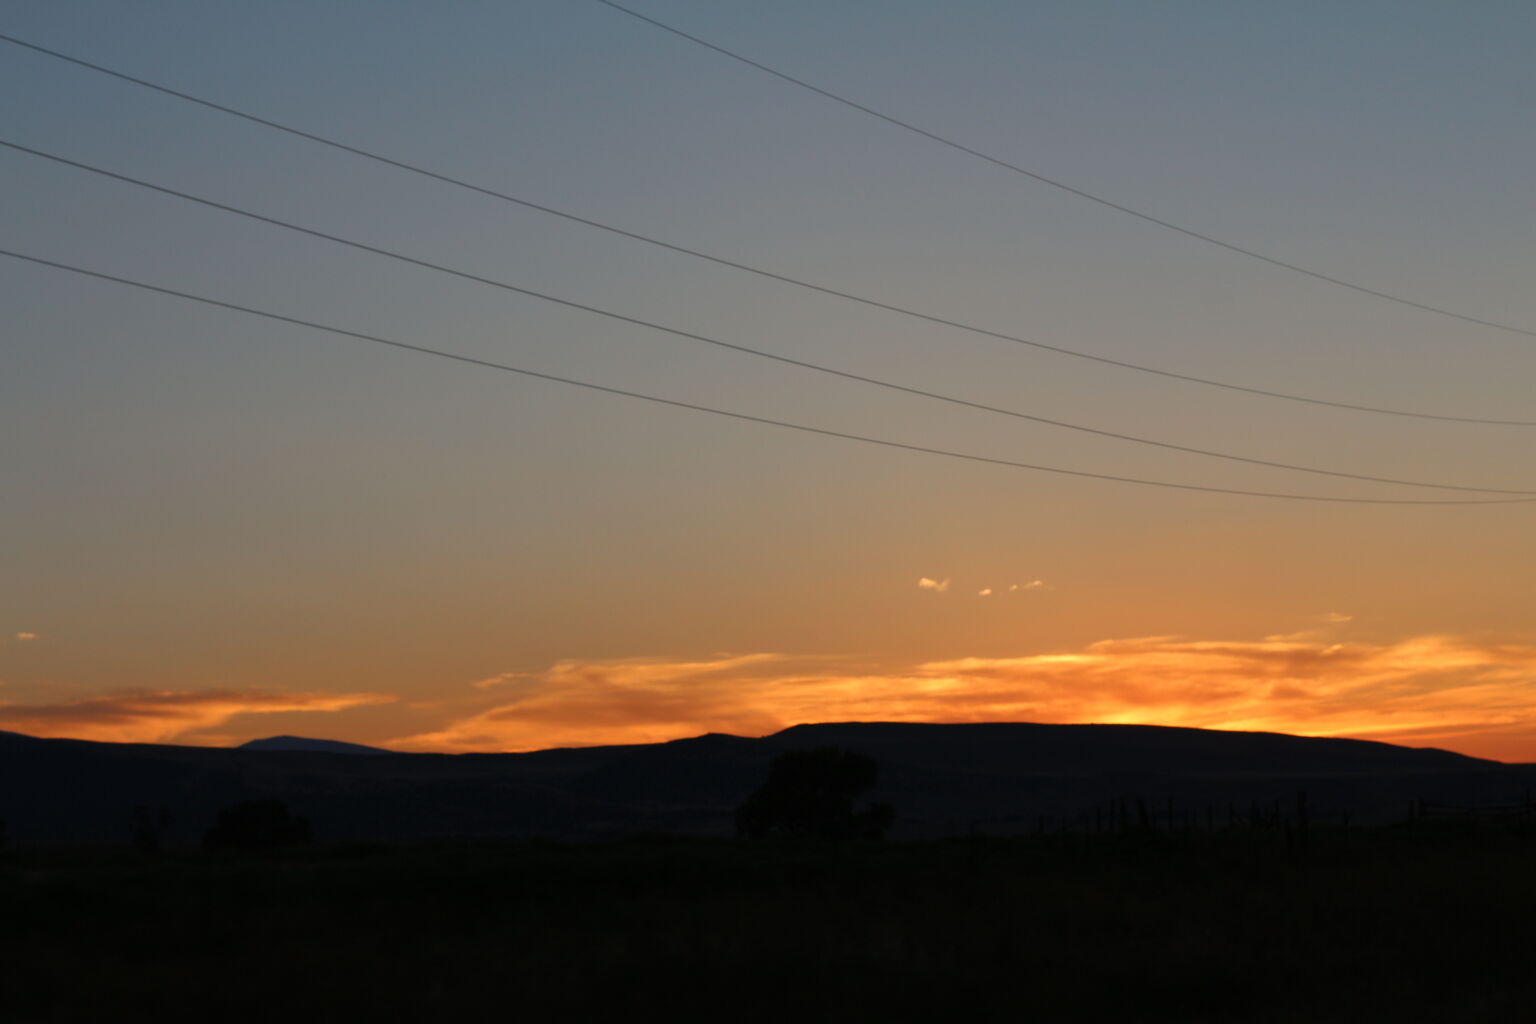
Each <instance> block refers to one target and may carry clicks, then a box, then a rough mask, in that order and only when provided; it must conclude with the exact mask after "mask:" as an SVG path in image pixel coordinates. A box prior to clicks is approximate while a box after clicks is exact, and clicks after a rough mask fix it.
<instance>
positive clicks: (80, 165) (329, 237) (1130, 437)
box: [0, 138, 1536, 495]
mask: <svg viewBox="0 0 1536 1024" xmlns="http://www.w3.org/2000/svg"><path fill="white" fill-rule="evenodd" d="M0 147H4V148H6V149H10V150H14V151H17V152H20V153H25V154H28V155H30V156H34V157H38V158H40V159H44V160H49V161H52V162H54V163H57V164H61V165H64V166H67V167H72V168H75V169H77V170H82V171H86V172H89V173H91V174H95V175H99V176H101V177H105V178H109V179H112V180H114V181H119V182H123V183H125V184H129V185H134V186H137V187H139V188H143V189H147V190H150V191H153V192H158V193H161V194H163V195H168V196H171V197H173V198H176V199H180V200H183V201H186V202H191V203H196V204H199V205H201V206H206V207H209V208H212V209H215V210H219V211H221V212H224V213H230V214H234V215H236V216H239V217H245V218H247V219H249V220H254V221H257V222H259V223H263V224H268V225H272V226H274V227H278V228H282V229H284V230H287V231H293V232H296V233H299V234H303V235H308V236H311V237H314V238H319V239H322V240H324V241H327V242H332V243H334V244H337V245H342V246H346V247H349V248H352V249H357V250H360V251H362V252H367V253H371V254H373V255H377V256H383V257H385V258H387V259H392V260H396V261H398V262H401V263H406V264H409V265H412V266H417V267H421V268H424V269H427V270H433V271H436V272H438V273H442V274H447V275H449V276H452V277H457V278H460V279H463V280H466V281H472V282H474V283H477V284H483V285H489V286H491V287H493V288H498V289H501V290H503V291H508V292H513V293H515V294H518V295H525V296H529V297H531V298H535V299H540V300H543V301H545V302H551V303H555V304H557V305H561V306H565V307H567V308H571V309H577V310H581V311H583V312H587V313H594V314H597V315H598V316H603V317H607V318H609V319H612V320H617V321H620V322H621V323H626V324H632V325H635V326H638V327H645V328H648V329H650V330H654V331H660V332H662V333H665V334H671V335H674V336H676V337H681V338H686V339H688V340H690V341H697V342H701V343H703V344H707V345H713V346H716V347H718V348H724V349H728V350H730V351H734V352H738V353H741V354H743V355H748V356H754V357H757V358H761V359H768V360H772V361H774V362H779V363H785V364H788V365H791V366H796V367H800V368H802V369H806V370H811V371H814V372H816V373H824V374H828V375H831V376H834V377H840V378H843V379H846V380H852V381H856V382H859V383H862V384H869V385H873V386H875V387H881V388H886V389H888V390H892V391H897V392H902V393H905V394H909V395H914V396H917V397H920V398H926V399H931V400H935V401H940V402H946V403H948V404H951V405H958V406H963V407H966V408H971V409H977V410H979V411H982V412H988V413H995V414H998V415H1003V416H1010V417H1013V418H1015V419H1021V420H1028V421H1031V422H1034V423H1041V424H1045V425H1047V426H1052V427H1059V428H1063V429H1066V430H1074V431H1079V432H1082V433H1087V434H1094V435H1097V436H1100V437H1107V438H1111V439H1114V440H1119V441H1127V442H1131V443H1134V444H1142V445H1149V446H1152V447H1157V448H1163V449H1168V450H1172V451H1178V452H1184V453H1187V454H1191V455H1199V456H1204V457H1208V458H1216V459H1226V460H1229V461H1233V462H1243V463H1248V464H1250V465H1257V466H1265V467H1268V468H1272V469H1284V470H1290V471H1294V472H1299V473H1313V474H1318V475H1321V476H1331V477H1339V478H1345V479H1350V480H1362V481H1367V482H1371V483H1382V484H1394V485H1400V486H1407V487H1424V488H1432V489H1435V490H1446V491H1465V492H1475V493H1482V494H1528V495H1536V490H1521V489H1516V488H1503V487H1473V486H1467V485H1459V484H1445V483H1434V482H1427V481H1422V480H1406V479H1401V478H1396V477H1383V476H1373V475H1369V474H1365V473H1352V472H1347V471H1343V470H1331V469H1321V468H1318V467H1313V466H1301V465H1296V464H1293V463H1287V462H1279V461H1275V460H1270V459H1260V458H1253V457H1250V456H1245V455H1234V454H1231V453H1228V452H1218V451H1213V450H1210V449H1205V448H1197V447H1194V446H1191V445H1181V444H1174V443H1171V442H1167V441H1158V440H1154V439H1152V438H1147V437H1141V436H1138V435H1134V434H1124V433H1119V432H1116V431H1112V430H1105V429H1101V428H1098V427H1090V426H1085V425H1083V424H1076V423H1068V422H1066V421H1064V420H1057V419H1051V418H1049V417H1045V416H1038V415H1035V414H1033V413H1026V412H1023V411H1020V410H1017V409H1008V408H1004V407H1001V406H994V405H989V404H986V403H983V402H976V401H971V400H969V399H964V398H958V397H956V396H953V395H946V394H943V393H941V392H937V391H930V390H927V389H924V388H918V387H912V386H909V385H905V384H898V383H895V382H893V381H887V380H882V379H880V378H877V377H870V376H866V375H864V374H858V373H853V372H851V371H847V370H839V369H836V368H834V367H830V366H824V365H822V364H820V363H813V362H810V361H808V360H804V359H796V358H794V357H791V356H786V355H782V354H779V353H775V352H768V351H765V350H763V349H757V348H752V347H750V346H747V345H742V344H738V343H735V342H730V341H725V340H723V339H720V338H714V337H711V336H708V335H704V334H697V333H694V332H692V331H685V330H681V329H678V328H674V327H668V326H666V325H664V324H659V323H656V322H654V321H650V320H644V319H641V318H639V317H634V316H629V315H627V314H623V313H616V312H614V311H612V310H607V309H603V308H601V307H599V306H593V305H590V304H588V303H584V302H578V301H575V300H572V299H566V298H561V297H559V296H556V295H551V294H549V293H547V292H541V291H538V290H535V289H532V288H525V287H522V286H520V285H515V284H511V283H510V282H506V281H501V280H497V279H495V278H490V277H485V276H482V275H479V274H473V273H470V272H468V271H463V270H458V269H455V268H453V267H449V266H446V265H444V264H441V263H436V262H433V261H431V260H424V259H419V258H417V257H414V256H409V255H406V254H404V253H400V252H396V251H394V250H391V249H385V248H382V247H380V246H375V245H370V244H368V243H366V242H359V241H356V240H354V239H350V238H345V237H343V236H341V235H335V234H331V233H329V232H325V231H320V230H318V229H315V228H310V227H305V226H304V225H301V224H295V223H293V222H291V221H285V220H281V219H279V218H277V217H271V216H267V215H265V214H260V213H256V212H254V211H251V210H246V209H243V208H241V207H237V206H233V205H231V204H229V203H222V202H218V201H216V200H212V199H207V198H204V197H202V196H198V195H194V194H193V193H190V192H184V191H181V190H179V189H174V188H169V187H166V186H164V185H157V184H155V183H153V182H149V181H145V180H143V179H141V178H135V177H131V176H129V175H126V174H121V173H119V172H117V171H111V170H107V169H106V168H103V167H97V166H95V165H92V164H87V163H84V162H82V161H79V160H72V159H70V158H68V157H64V156H60V155H58V154H56V153H49V152H46V151H44V150H41V149H35V148H33V147H31V146H24V145H21V144H20V143H16V142H12V141H10V140H7V139H3V138H0Z"/></svg>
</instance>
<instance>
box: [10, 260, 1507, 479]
mask: <svg viewBox="0 0 1536 1024" xmlns="http://www.w3.org/2000/svg"><path fill="white" fill-rule="evenodd" d="M0 256H9V257H11V258H12V259H18V260H25V261H26V262H28V263H34V264H37V265H39V266H45V267H53V268H55V269H57V270H66V271H69V272H70V273H74V274H80V275H83V276H85V277H94V278H96V279H98V280H102V281H112V282H115V283H117V284H122V285H127V286H128V287H130V288H139V289H142V290H144V291H149V292H157V293H159V294H161V295H170V296H173V297H175V298H178V299H186V300H188V301H190V302H198V303H202V304H203V305H207V306H217V307H219V308H221V309H229V310H234V311H235V312H238V313H247V314H250V315H251V316H259V317H263V318H265V319H268V320H276V321H278V322H280V323H286V324H293V325H296V326H299V327H308V328H310V329H312V330H316V331H324V332H326V333H328V334H336V335H340V336H342V337H346V338H355V339H357V340H359V341H366V342H369V343H370V344H375V345H385V346H388V347H390V348H397V349H404V350H405V351H408V352H418V353H421V354H422V355H429V356H437V357H438V358H441V359H451V360H453V361H455V362H460V363H468V364H470V365H472V366H480V367H484V368H486V369H491V370H502V371H505V372H507V373H516V374H521V375H522V376H525V377H534V378H537V379H539V380H547V381H553V382H555V383H557V384H569V385H571V386H572V387H578V388H586V389H587V390H589V391H600V392H603V393H604V394H609V395H621V396H623V397H625V398H635V399H639V400H640V401H644V402H654V403H656V404H658V405H668V406H672V407H674V408H678V409H691V410H693V411H694V412H702V413H708V414H710V415H712V416H726V417H729V418H731V419H735V420H742V421H745V422H748V423H761V424H764V425H766V426H771V427H782V428H784V429H786V430H798V431H800V432H802V433H806V434H816V435H819V436H823V437H837V438H841V439H843V440H845V441H858V442H860V443H861V444H872V445H879V446H881V447H884V448H898V449H901V450H902V451H910V452H921V453H922V454H925V455H941V456H944V457H946V458H953V459H964V460H966V461H968V462H983V463H988V464H990V465H995V466H1007V467H1011V468H1013V469H1027V470H1034V471H1036V472H1041V473H1058V474H1061V475H1064V476H1075V477H1083V478H1087V479H1092V480H1109V481H1113V482H1115V483H1126V484H1139V485H1142V486H1146V487H1166V488H1171V489H1174V490H1180V491H1201V492H1205V493H1208V494H1235V495H1242V496H1246V497H1252V498H1277V499H1283V500H1288V501H1323V502H1332V503H1336V504H1350V505H1515V504H1527V503H1530V502H1533V501H1536V498H1471V499H1468V498H1454V499H1446V498H1347V497H1335V496H1332V495H1322V494H1292V493H1286V492H1276V491H1249V490H1240V489H1238V488H1232V487H1208V486H1205V485H1203V484H1181V483H1173V482H1171V481H1167V480H1147V479H1143V478H1140V477H1129V476H1118V475H1115V474H1111V473H1092V472H1088V471H1086V470H1080V469H1065V468H1063V467H1060V466H1041V465H1037V464H1034V463H1029V462H1016V461H1014V460H1012V459H999V458H993V457H991V456H987V455H973V454H970V453H967V452H956V451H950V450H948V449H945V448H930V447H927V446H924V445H916V444H907V443H906V442H903V441H892V440H889V439H886V438H878V437H868V436H865V435H863V434H849V433H844V432H843V431H840V430H829V429H827V428H825V427H813V426H809V425H807V424H804V423H792V422H790V421H788V420H777V419H770V418H768V417H766V416H753V415H750V414H749V413H743V412H733V411H731V410H729V409H718V408H715V407H713V406H708V405H697V404H694V403H692V402H684V401H680V400H678V399H675V398H662V397H661V396H659V395H648V394H645V393H644V392H640V391H629V390H627V389H624V388H616V387H610V386H608V385H606V384H594V383H592V382H591V381H584V380H577V379H575V378H573V377H561V376H557V375H555V374H552V373H541V372H539V371H537V370H529V369H525V368H523V367H520V366H512V365H511V364H509V363H498V362H494V361H492V360H489V359H479V358H477V357H475V356H466V355H460V354H458V353H456V352H446V351H443V350H442V349H435V348H428V347H426V346H424V345H413V344H411V343H409V342H404V341H395V340H393V339H390V338H383V337H380V336H378V335H375V334H364V333H362V332H361V331H349V330H346V329H344V328H341V327H332V326H329V325H327V324H321V323H316V322H315V321H312V320H303V319H300V318H298V317H292V316H286V315H284V314H282V313H272V312H269V311H267V310H262V309H256V308H254V307H251V306H242V305H240V304H238V303H234V302H226V301H224V300H223V299H213V298H208V297H207V296H203V295H195V294H193V293H191V292H184V291H179V290H177V289H175V288H167V287H165V286H163V285H157V284H150V283H148V282H146V281H135V280H133V279H131V278H126V277H118V276H116V275H115V274H106V273H102V272H101V271H98V270H87V269H86V268H84V267H79V266H75V265H73V264H70V263H61V262H59V261H57V260H49V259H44V258H42V257H40V256H29V255H27V254H26V253H20V252H14V251H12V250H10V249H0Z"/></svg>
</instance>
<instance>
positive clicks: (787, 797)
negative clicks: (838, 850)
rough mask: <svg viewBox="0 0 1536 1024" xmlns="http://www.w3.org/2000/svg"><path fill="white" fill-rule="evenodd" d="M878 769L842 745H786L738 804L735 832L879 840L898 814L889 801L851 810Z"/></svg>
mask: <svg viewBox="0 0 1536 1024" xmlns="http://www.w3.org/2000/svg"><path fill="white" fill-rule="evenodd" d="M879 773H880V766H879V764H878V763H877V762H876V761H875V759H874V758H872V757H870V756H869V755H867V754H859V753H855V752H854V751H851V750H844V749H843V748H841V747H818V748H816V749H814V750H787V751H785V752H784V753H782V754H779V755H778V756H777V757H775V758H774V759H773V760H772V761H771V762H770V763H769V766H768V781H766V782H764V783H763V784H762V785H761V786H759V787H758V788H757V789H755V790H753V792H752V793H751V795H749V796H748V797H747V798H746V800H744V801H742V803H741V805H740V806H739V807H737V808H736V835H737V836H738V837H740V838H743V839H764V838H767V837H768V836H774V835H782V836H797V837H802V838H816V839H879V838H881V837H882V836H884V835H885V831H886V829H888V828H890V826H891V822H892V821H894V820H895V818H896V812H895V810H894V809H892V807H891V805H890V804H887V803H874V804H869V805H868V806H866V807H864V808H863V809H862V810H857V811H856V810H855V809H854V801H855V800H856V799H857V798H858V797H859V796H860V795H861V794H863V793H864V792H866V791H867V790H869V789H871V788H873V786H874V784H875V779H876V778H877V777H878V776H879Z"/></svg>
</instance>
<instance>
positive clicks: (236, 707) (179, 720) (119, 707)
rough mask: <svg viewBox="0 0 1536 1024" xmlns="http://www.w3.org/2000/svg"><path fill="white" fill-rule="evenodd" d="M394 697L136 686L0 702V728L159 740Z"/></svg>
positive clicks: (114, 740) (117, 740)
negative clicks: (51, 700) (54, 700)
mask: <svg viewBox="0 0 1536 1024" xmlns="http://www.w3.org/2000/svg"><path fill="white" fill-rule="evenodd" d="M394 699H395V698H393V697H390V696H387V695H384V694H377V693H273V692H269V691H265V690H202V691H191V692H187V691H182V692H176V691H133V692H123V693H114V694H108V695H105V696H101V697H90V698H85V699H82V700H74V701H66V702H61V703H58V704H6V703H0V729H8V730H12V731H15V732H23V733H27V734H29V735H32V736H47V737H67V738H70V739H84V740H102V741H106V742H112V743H160V742H165V741H167V740H171V739H174V738H176V737H178V736H181V735H183V734H185V733H192V732H197V731H199V730H203V729H209V728H213V727H216V726H219V725H222V724H224V723H225V722H227V721H229V720H230V719H231V718H233V717H235V716H236V715H245V714H260V713H270V712H277V711H340V710H342V709H343V708H351V707H358V706H360V705H364V704H385V703H389V702H390V701H393V700H394Z"/></svg>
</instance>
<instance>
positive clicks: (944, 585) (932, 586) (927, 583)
mask: <svg viewBox="0 0 1536 1024" xmlns="http://www.w3.org/2000/svg"><path fill="white" fill-rule="evenodd" d="M917 585H918V587H919V588H920V589H922V590H932V591H935V592H937V593H940V594H942V593H944V591H946V590H948V589H949V580H948V579H947V578H946V579H942V580H931V579H929V578H928V577H927V576H924V577H922V578H921V579H919V580H918V581H917Z"/></svg>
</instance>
